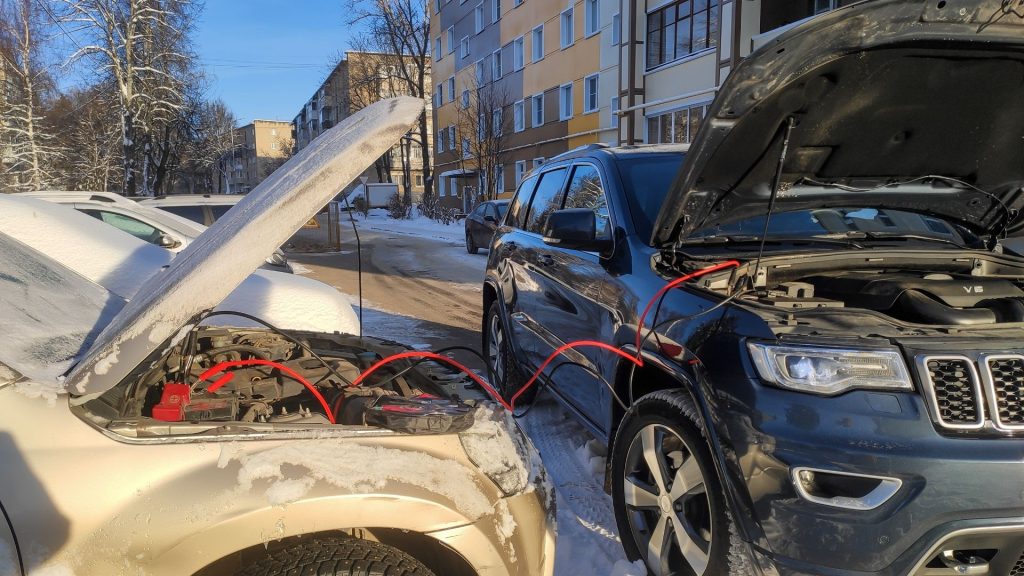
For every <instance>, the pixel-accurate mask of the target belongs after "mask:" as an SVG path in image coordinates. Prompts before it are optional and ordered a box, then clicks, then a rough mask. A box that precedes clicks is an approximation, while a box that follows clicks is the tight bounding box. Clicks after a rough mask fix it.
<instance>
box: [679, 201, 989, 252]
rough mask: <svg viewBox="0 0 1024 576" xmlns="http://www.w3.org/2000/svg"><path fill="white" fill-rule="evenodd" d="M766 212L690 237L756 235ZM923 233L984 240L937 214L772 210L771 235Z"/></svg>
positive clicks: (971, 242)
mask: <svg viewBox="0 0 1024 576" xmlns="http://www.w3.org/2000/svg"><path fill="white" fill-rule="evenodd" d="M764 220H765V217H764V216H758V217H755V218H748V219H746V220H740V221H738V222H731V223H728V224H722V225H719V226H715V227H712V228H705V229H703V230H698V231H696V232H694V233H693V234H692V235H691V236H690V237H691V238H713V237H754V238H760V237H761V234H762V233H763V232H764ZM901 236H902V237H906V236H912V237H923V238H922V239H928V238H934V239H936V240H942V241H948V242H953V243H955V244H959V245H961V246H975V245H978V244H980V243H981V240H980V239H979V238H978V237H977V236H976V235H974V234H973V233H971V232H970V231H969V230H967V229H965V228H963V227H962V226H959V225H956V224H952V223H950V222H947V221H946V220H943V219H942V218H938V217H935V216H928V215H924V214H917V213H914V212H906V211H903V210H892V209H888V208H885V209H876V208H822V209H816V210H797V211H792V212H781V213H778V214H773V215H772V218H771V222H770V223H769V225H768V238H769V239H771V238H814V237H839V238H843V237H845V238H851V239H855V238H891V237H901Z"/></svg>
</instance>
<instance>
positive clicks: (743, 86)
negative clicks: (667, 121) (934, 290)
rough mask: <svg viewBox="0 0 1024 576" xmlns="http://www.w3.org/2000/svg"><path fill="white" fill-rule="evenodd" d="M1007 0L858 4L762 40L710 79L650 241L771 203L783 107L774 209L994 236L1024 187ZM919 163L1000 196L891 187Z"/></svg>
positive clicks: (1017, 52)
mask: <svg viewBox="0 0 1024 576" xmlns="http://www.w3.org/2000/svg"><path fill="white" fill-rule="evenodd" d="M1009 4H1014V5H1016V4H1017V2H1012V3H1011V2H1006V1H1004V0H957V1H955V2H954V1H950V2H935V1H934V0H875V1H872V2H861V3H858V4H854V5H851V6H848V7H846V8H841V9H839V10H835V11H833V12H830V13H828V14H825V15H822V16H819V17H816V18H812V19H810V20H808V21H806V22H804V23H803V24H801V25H798V26H795V27H794V28H792V29H791V30H788V31H786V32H784V33H782V34H780V35H779V36H778V37H777V38H775V39H774V40H772V41H770V42H769V43H767V44H765V45H764V46H763V47H761V48H760V49H759V50H758V51H757V52H755V53H754V54H752V55H751V56H750V57H749V58H747V59H745V60H744V61H743V62H742V63H741V64H740V65H739V66H737V67H736V69H735V70H733V71H732V73H730V74H729V77H728V78H727V79H726V81H725V82H724V84H723V85H722V88H721V89H720V90H719V92H718V96H717V97H716V98H715V101H714V103H713V104H712V105H711V107H710V109H709V111H708V116H707V119H706V120H705V122H704V124H703V126H702V127H701V129H700V131H699V133H698V134H697V137H696V138H695V140H694V142H693V144H692V145H691V146H690V150H689V153H688V154H687V157H686V160H685V163H684V165H683V168H682V170H681V172H680V174H679V176H678V177H677V179H676V182H675V184H674V185H673V187H672V189H671V190H670V191H669V194H668V197H667V198H666V201H665V203H664V205H663V207H662V211H661V214H660V216H659V218H658V222H657V224H656V226H655V230H654V237H653V238H652V240H653V242H654V243H655V244H656V245H664V244H666V243H670V242H673V241H674V240H676V239H679V238H685V237H687V236H689V235H690V234H692V233H693V232H695V231H697V230H700V229H702V228H709V227H713V226H717V225H720V224H726V223H729V222H735V221H739V220H744V219H747V218H753V217H757V216H761V215H763V214H765V212H766V211H767V207H768V204H769V198H770V193H771V182H772V180H773V178H774V176H775V172H776V169H777V168H776V167H777V164H778V162H779V158H780V155H781V154H782V148H783V146H782V143H783V140H784V138H783V136H784V135H785V132H786V130H785V128H786V126H787V124H788V121H789V118H793V119H794V121H795V126H794V128H793V130H792V134H791V140H790V143H789V148H788V154H787V156H786V162H785V164H784V167H783V171H782V172H783V173H782V181H781V183H782V186H781V187H780V189H779V194H778V202H777V206H776V210H777V211H779V212H782V211H787V210H811V209H817V208H828V207H851V208H856V207H875V208H892V209H903V210H908V211H912V212H920V213H925V214H932V215H935V216H938V217H941V218H945V219H947V220H952V221H956V222H960V223H962V224H964V225H965V226H967V227H969V228H973V229H974V230H975V231H977V232H978V233H981V234H986V233H994V232H998V231H999V229H1000V228H1001V226H1002V225H1003V224H1004V222H1005V220H1006V219H1007V218H1006V216H1007V212H1008V210H1006V209H1004V208H1003V207H1002V206H1001V203H1006V204H1008V205H1010V207H1011V208H1013V207H1014V206H1013V205H1014V204H1015V203H1020V202H1021V200H1022V194H1021V193H1020V189H1021V186H1022V184H1024V154H1022V152H1021V150H1022V142H1024V107H1022V106H1021V105H1020V103H1021V102H1022V101H1024V82H1022V81H1021V79H1022V77H1024V51H1022V49H1021V48H1022V46H1024V18H1022V17H1021V15H1020V14H1019V10H1017V11H1016V12H1015V11H1014V8H1013V7H1011V6H1009ZM928 175H939V176H945V177H952V178H956V179H958V180H962V181H965V182H968V183H970V184H971V185H973V186H976V187H978V188H981V189H983V190H985V191H986V192H989V193H991V194H992V195H994V196H995V197H993V196H992V195H990V194H986V193H985V192H981V191H979V190H976V189H973V188H971V187H970V186H963V185H958V184H950V183H949V181H948V180H947V181H939V180H934V179H933V180H928V179H922V180H920V181H918V182H917V185H915V186H909V185H904V186H898V187H897V186H890V184H892V183H893V182H907V181H908V180H911V179H917V178H919V177H922V176H928ZM821 183H824V184H825V185H821ZM835 185H843V186H845V187H843V188H840V187H837V186H835Z"/></svg>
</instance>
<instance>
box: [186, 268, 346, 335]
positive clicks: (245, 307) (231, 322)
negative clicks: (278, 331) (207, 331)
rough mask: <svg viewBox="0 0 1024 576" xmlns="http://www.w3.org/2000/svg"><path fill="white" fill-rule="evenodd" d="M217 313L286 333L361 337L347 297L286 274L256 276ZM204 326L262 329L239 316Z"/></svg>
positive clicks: (213, 320)
mask: <svg viewBox="0 0 1024 576" xmlns="http://www.w3.org/2000/svg"><path fill="white" fill-rule="evenodd" d="M216 310H233V311H236V312H247V313H249V314H252V315H254V316H256V317H258V318H262V319H263V320H266V321H267V322H270V323H271V324H273V325H275V326H277V327H278V328H283V329H285V330H308V331H310V332H328V333H330V332H342V333H345V334H358V333H359V317H358V316H356V313H355V311H354V310H352V305H351V304H349V301H348V298H347V297H346V296H345V295H344V294H342V293H341V292H338V290H337V289H335V288H334V287H333V286H329V285H327V284H324V283H323V282H319V281H317V280H313V279H311V278H303V277H302V276H297V275H294V274H286V273H284V272H272V271H269V270H257V271H255V272H253V273H252V274H251V275H250V276H249V277H248V278H246V279H245V281H244V282H242V284H241V285H239V286H238V288H236V289H235V290H234V292H232V293H231V294H228V296H227V298H225V299H224V301H223V302H221V303H220V305H218V306H217V308H216ZM203 324H214V325H217V326H237V327H262V325H261V324H258V323H256V322H252V321H251V320H246V319H245V318H241V317H237V316H215V317H213V318H210V319H208V320H205V321H203Z"/></svg>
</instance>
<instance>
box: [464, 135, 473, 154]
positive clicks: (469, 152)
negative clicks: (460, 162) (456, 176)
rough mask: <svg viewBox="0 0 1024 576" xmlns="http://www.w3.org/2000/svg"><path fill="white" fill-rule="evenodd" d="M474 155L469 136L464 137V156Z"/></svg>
mask: <svg viewBox="0 0 1024 576" xmlns="http://www.w3.org/2000/svg"><path fill="white" fill-rule="evenodd" d="M472 155H473V154H472V151H471V150H470V147H469V138H463V139H462V157H463V158H469V157H470V156H472Z"/></svg>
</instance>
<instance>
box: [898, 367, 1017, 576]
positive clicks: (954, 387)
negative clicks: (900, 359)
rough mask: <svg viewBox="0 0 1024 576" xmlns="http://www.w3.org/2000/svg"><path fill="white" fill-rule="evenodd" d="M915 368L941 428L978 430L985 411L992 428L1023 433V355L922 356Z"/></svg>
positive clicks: (982, 421)
mask: <svg viewBox="0 0 1024 576" xmlns="http://www.w3.org/2000/svg"><path fill="white" fill-rule="evenodd" d="M918 368H919V370H920V372H921V375H922V378H923V379H924V380H925V384H926V392H927V395H928V397H929V399H930V400H931V404H932V408H933V410H934V411H935V415H936V418H937V420H938V423H939V424H940V425H941V426H943V427H946V428H953V429H976V428H981V427H983V426H984V425H985V412H986V410H987V412H988V418H989V419H990V420H991V421H992V423H993V424H994V425H995V427H996V428H1000V429H1003V430H1024V356H1022V355H1016V354H982V355H981V356H980V357H979V358H978V359H977V361H975V360H973V359H970V358H967V357H966V356H924V357H919V358H918ZM1021 576H1024V573H1022V575H1021Z"/></svg>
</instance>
